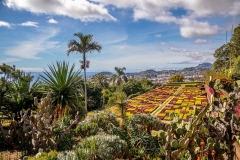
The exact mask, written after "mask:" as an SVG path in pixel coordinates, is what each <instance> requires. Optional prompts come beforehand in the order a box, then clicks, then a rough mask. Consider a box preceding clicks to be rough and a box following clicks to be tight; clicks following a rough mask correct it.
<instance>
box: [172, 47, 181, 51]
mask: <svg viewBox="0 0 240 160" xmlns="http://www.w3.org/2000/svg"><path fill="white" fill-rule="evenodd" d="M170 50H171V51H173V52H179V50H178V49H177V48H176V47H170Z"/></svg>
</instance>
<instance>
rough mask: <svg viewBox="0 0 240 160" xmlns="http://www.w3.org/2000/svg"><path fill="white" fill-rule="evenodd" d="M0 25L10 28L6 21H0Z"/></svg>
mask: <svg viewBox="0 0 240 160" xmlns="http://www.w3.org/2000/svg"><path fill="white" fill-rule="evenodd" d="M0 27H7V28H11V25H10V24H9V23H8V22H4V21H0Z"/></svg>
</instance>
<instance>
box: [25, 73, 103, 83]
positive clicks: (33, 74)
mask: <svg viewBox="0 0 240 160" xmlns="http://www.w3.org/2000/svg"><path fill="white" fill-rule="evenodd" d="M26 73H29V72H26ZM97 73H99V72H86V75H87V77H90V76H93V75H95V74H97ZM31 75H32V76H34V78H33V81H32V82H35V81H36V80H37V79H38V77H40V75H43V76H44V75H45V74H44V73H43V72H31ZM80 75H81V76H82V77H83V76H84V72H81V73H80Z"/></svg>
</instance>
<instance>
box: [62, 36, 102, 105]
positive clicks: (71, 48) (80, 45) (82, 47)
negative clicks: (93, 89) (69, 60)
mask: <svg viewBox="0 0 240 160" xmlns="http://www.w3.org/2000/svg"><path fill="white" fill-rule="evenodd" d="M74 36H77V37H78V38H79V40H80V41H79V42H77V41H76V40H74V39H73V40H70V41H69V42H68V50H67V55H68V56H69V54H70V53H71V52H77V53H82V54H83V61H81V63H82V65H81V69H84V91H85V108H86V110H87V84H86V81H87V78H86V68H88V67H89V61H86V53H87V52H90V53H91V52H93V51H95V50H96V51H98V52H100V51H101V49H102V47H101V45H99V44H98V42H95V41H93V38H92V37H93V35H90V34H87V35H83V34H82V33H74Z"/></svg>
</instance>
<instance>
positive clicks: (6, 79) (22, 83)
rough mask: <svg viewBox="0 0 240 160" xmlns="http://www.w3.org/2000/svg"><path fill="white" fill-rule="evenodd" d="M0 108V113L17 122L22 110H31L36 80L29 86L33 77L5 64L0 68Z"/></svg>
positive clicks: (36, 87) (36, 89) (37, 85)
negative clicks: (12, 117)
mask: <svg viewBox="0 0 240 160" xmlns="http://www.w3.org/2000/svg"><path fill="white" fill-rule="evenodd" d="M0 74H1V75H2V76H1V78H0V107H1V111H2V112H3V113H4V114H5V115H7V116H10V117H11V116H12V113H14V115H15V116H14V119H15V120H18V117H21V116H20V111H21V110H22V109H28V108H30V109H33V108H34V107H33V97H35V96H37V95H38V94H37V92H38V87H39V82H38V80H37V81H35V82H34V83H33V84H31V81H32V80H33V76H32V75H31V74H30V73H29V74H26V73H25V72H23V71H21V70H19V69H16V68H15V66H13V67H11V66H8V65H6V64H3V65H1V66H0Z"/></svg>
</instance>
